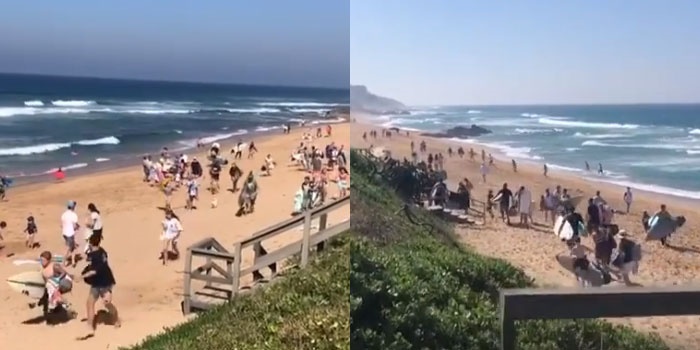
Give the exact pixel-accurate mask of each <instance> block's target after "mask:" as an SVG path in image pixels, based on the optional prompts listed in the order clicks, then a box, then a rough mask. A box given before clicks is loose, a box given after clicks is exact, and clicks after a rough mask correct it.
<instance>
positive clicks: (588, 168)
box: [586, 161, 591, 171]
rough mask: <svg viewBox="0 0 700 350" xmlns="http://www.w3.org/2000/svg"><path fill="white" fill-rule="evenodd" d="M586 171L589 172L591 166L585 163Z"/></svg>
mask: <svg viewBox="0 0 700 350" xmlns="http://www.w3.org/2000/svg"><path fill="white" fill-rule="evenodd" d="M586 171H591V165H590V164H588V161H586Z"/></svg>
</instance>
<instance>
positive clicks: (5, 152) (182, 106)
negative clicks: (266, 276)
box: [0, 74, 350, 177]
mask: <svg viewBox="0 0 700 350" xmlns="http://www.w3.org/2000/svg"><path fill="white" fill-rule="evenodd" d="M349 100H350V95H349V90H343V89H320V88H294V87H275V86H250V85H221V84H199V83H175V82H147V81H129V80H111V79H91V78H67V77H50V76H31V75H11V74H0V173H2V174H10V175H11V176H13V177H23V176H35V175H39V174H43V173H46V172H49V171H51V170H52V169H54V168H57V167H63V168H64V169H68V170H71V169H79V168H89V167H98V166H100V165H102V166H104V164H109V163H112V164H113V163H114V162H118V161H125V160H132V159H133V160H138V159H139V156H140V155H142V154H144V153H146V152H157V151H158V150H159V149H160V148H161V147H163V146H168V147H170V148H171V149H175V150H183V151H184V150H187V149H190V148H193V147H195V145H196V141H197V139H200V138H203V140H204V141H205V142H213V141H216V140H224V139H230V138H239V137H245V136H244V135H246V134H247V135H248V136H250V134H251V133H254V132H264V131H270V130H274V129H278V128H281V126H282V125H283V124H284V123H288V122H289V123H291V124H292V127H294V126H295V125H296V124H297V123H298V122H299V121H300V120H302V119H305V120H308V122H309V123H310V124H319V123H329V122H335V121H336V120H327V119H324V118H323V116H324V113H325V112H326V111H328V110H330V109H332V108H335V107H338V106H345V105H348V104H349ZM312 112H317V113H319V115H315V114H313V113H312ZM303 113H305V114H303ZM302 114H303V115H302ZM310 114H311V115H310Z"/></svg>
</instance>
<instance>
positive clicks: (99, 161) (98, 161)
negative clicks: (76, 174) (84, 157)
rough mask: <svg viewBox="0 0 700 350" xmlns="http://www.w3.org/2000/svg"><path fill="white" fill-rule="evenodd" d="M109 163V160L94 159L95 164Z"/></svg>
mask: <svg viewBox="0 0 700 350" xmlns="http://www.w3.org/2000/svg"><path fill="white" fill-rule="evenodd" d="M109 161H110V159H109V158H97V159H95V162H97V163H103V162H109Z"/></svg>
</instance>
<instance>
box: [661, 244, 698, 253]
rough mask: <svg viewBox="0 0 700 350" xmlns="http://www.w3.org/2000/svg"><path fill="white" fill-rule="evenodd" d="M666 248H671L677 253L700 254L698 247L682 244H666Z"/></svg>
mask: <svg viewBox="0 0 700 350" xmlns="http://www.w3.org/2000/svg"><path fill="white" fill-rule="evenodd" d="M666 248H668V249H671V250H675V251H677V252H679V253H693V254H700V249H697V248H695V247H683V246H677V245H671V244H666Z"/></svg>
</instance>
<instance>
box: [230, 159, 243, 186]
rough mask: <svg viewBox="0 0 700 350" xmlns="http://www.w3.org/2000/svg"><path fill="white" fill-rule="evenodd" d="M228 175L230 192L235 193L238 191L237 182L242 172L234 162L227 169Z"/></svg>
mask: <svg viewBox="0 0 700 350" xmlns="http://www.w3.org/2000/svg"><path fill="white" fill-rule="evenodd" d="M228 175H229V176H230V177H231V192H234V193H235V192H236V191H238V180H240V179H241V177H242V176H243V170H241V168H239V167H238V165H237V164H236V163H235V162H234V163H231V167H230V168H229V169H228Z"/></svg>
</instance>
